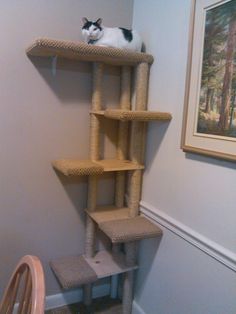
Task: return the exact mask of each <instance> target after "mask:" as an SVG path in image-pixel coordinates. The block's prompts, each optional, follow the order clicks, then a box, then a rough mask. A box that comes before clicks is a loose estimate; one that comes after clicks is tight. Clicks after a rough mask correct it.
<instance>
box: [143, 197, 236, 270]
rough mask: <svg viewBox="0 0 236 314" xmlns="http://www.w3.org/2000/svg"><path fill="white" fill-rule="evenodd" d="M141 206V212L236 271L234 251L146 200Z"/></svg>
mask: <svg viewBox="0 0 236 314" xmlns="http://www.w3.org/2000/svg"><path fill="white" fill-rule="evenodd" d="M140 207H141V208H140V210H141V212H142V213H143V214H144V215H145V216H147V217H148V218H150V219H152V220H154V221H155V222H157V223H158V224H160V225H162V226H163V227H165V228H167V229H168V230H170V231H172V232H173V233H174V234H176V235H178V236H179V237H181V238H182V239H184V240H185V241H187V242H189V243H190V244H192V245H194V246H195V247H197V248H198V249H200V250H201V251H203V252H205V253H206V254H208V255H209V256H211V257H213V258H214V259H215V260H217V261H219V262H220V263H222V264H223V265H225V266H226V267H228V268H230V269H232V270H233V271H236V254H235V253H234V252H232V251H230V250H228V249H226V248H225V247H223V246H221V245H219V244H217V243H216V242H214V241H212V240H210V239H209V238H207V237H205V236H203V235H202V234H200V233H198V232H196V231H195V230H193V229H191V228H190V227H188V226H186V225H184V224H182V223H181V222H180V221H178V220H175V219H174V218H172V217H170V216H169V215H167V214H165V213H164V212H163V211H161V210H159V209H157V208H156V207H154V206H152V205H150V204H148V203H146V202H144V201H141V203H140Z"/></svg>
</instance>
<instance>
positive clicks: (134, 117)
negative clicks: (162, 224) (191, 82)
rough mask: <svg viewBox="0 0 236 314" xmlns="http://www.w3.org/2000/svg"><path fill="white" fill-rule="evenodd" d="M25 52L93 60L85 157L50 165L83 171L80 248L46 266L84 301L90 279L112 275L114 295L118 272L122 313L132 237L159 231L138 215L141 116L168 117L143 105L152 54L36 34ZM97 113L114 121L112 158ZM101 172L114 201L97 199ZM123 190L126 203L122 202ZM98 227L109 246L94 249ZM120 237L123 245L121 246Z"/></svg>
mask: <svg viewBox="0 0 236 314" xmlns="http://www.w3.org/2000/svg"><path fill="white" fill-rule="evenodd" d="M26 52H27V54H28V55H29V56H43V57H54V56H58V57H63V58H68V59H75V60H80V61H89V62H92V63H93V94H92V106H91V111H90V156H89V159H88V160H77V159H74V160H71V159H70V160H66V159H61V160H56V161H54V162H53V167H54V168H55V169H56V170H57V171H59V172H61V173H63V174H64V175H65V176H81V175H86V176H88V201H87V209H86V213H87V215H86V216H87V217H86V240H85V254H84V255H81V256H76V257H63V258H61V259H58V260H54V261H52V262H51V267H52V269H53V271H54V273H55V275H56V276H57V278H58V280H59V281H60V283H61V285H62V287H63V288H65V289H70V288H76V287H78V286H80V285H84V302H85V304H86V305H87V306H89V305H90V304H91V301H92V283H94V282H95V281H96V280H98V279H100V278H104V277H108V276H112V281H111V290H112V296H113V297H114V296H116V290H117V286H118V285H117V276H115V275H118V274H121V273H123V281H122V282H123V296H122V313H123V314H129V313H131V311H132V299H133V295H132V291H133V281H134V270H135V269H137V267H138V266H137V263H136V262H137V261H136V256H137V242H138V241H140V240H142V239H145V238H150V237H157V236H160V235H161V233H162V232H161V230H160V229H159V228H158V227H157V226H156V225H155V224H153V223H151V222H150V221H149V220H148V219H146V218H145V217H143V216H140V215H139V201H140V195H141V186H142V173H143V169H144V165H143V164H144V153H145V137H146V122H148V121H153V120H162V121H168V120H170V119H171V115H170V114H169V113H163V112H149V111H147V92H148V77H149V67H150V65H151V64H152V62H153V57H152V56H151V55H148V54H144V53H136V52H131V51H125V50H121V49H115V48H107V47H98V46H93V45H87V44H84V43H75V42H68V41H60V40H53V39H37V40H36V41H35V42H34V43H33V44H32V45H31V46H30V47H29V48H28V49H27V51H26ZM105 64H112V65H116V66H119V67H120V68H121V71H120V76H121V88H120V90H121V94H120V105H119V108H117V109H109V108H106V109H104V108H103V104H102V93H103V83H102V81H103V74H104V65H105ZM133 68H136V69H135V70H136V83H135V102H134V105H133V106H132V104H131V78H132V76H131V71H132V69H133ZM101 117H103V118H107V119H115V120H118V121H119V128H118V136H117V138H118V140H117V146H116V158H115V159H109V160H107V159H101V151H100V150H101V145H100V144H101V143H100V141H101V123H102V120H103V119H101ZM104 172H112V173H114V176H115V183H116V184H115V199H114V204H112V205H111V206H103V207H102V206H99V205H98V204H97V187H98V184H99V178H100V177H101V176H102V174H103V173H104ZM127 172H128V174H129V175H127ZM126 185H128V189H127V190H128V192H127V191H126ZM127 193H128V197H127V199H128V201H127V203H128V205H125V199H126V194H127ZM97 228H99V229H100V230H102V232H103V233H104V234H105V235H106V236H107V237H108V238H109V239H110V241H111V249H110V250H107V251H106V250H105V251H97V250H96V245H95V242H96V234H97ZM122 243H124V246H123V247H122V249H121V247H120V244H122Z"/></svg>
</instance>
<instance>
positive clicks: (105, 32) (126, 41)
mask: <svg viewBox="0 0 236 314" xmlns="http://www.w3.org/2000/svg"><path fill="white" fill-rule="evenodd" d="M82 21H83V23H84V24H83V27H82V35H83V38H84V41H85V42H86V43H88V44H92V45H98V46H106V47H113V48H121V49H128V50H132V51H136V52H140V51H141V49H142V40H141V38H140V36H139V34H138V33H137V32H136V31H134V30H128V29H126V28H122V27H105V26H102V19H101V18H99V19H97V21H95V22H93V21H89V20H88V19H87V18H86V17H84V18H83V19H82Z"/></svg>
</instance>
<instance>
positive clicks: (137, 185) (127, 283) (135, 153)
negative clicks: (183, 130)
mask: <svg viewBox="0 0 236 314" xmlns="http://www.w3.org/2000/svg"><path fill="white" fill-rule="evenodd" d="M148 75H149V65H148V63H140V64H139V65H138V66H137V72H136V86H135V92H136V100H135V110H146V109H147V91H148ZM145 137H146V124H145V123H144V122H135V121H133V122H132V126H131V140H130V146H131V147H130V158H131V160H132V161H133V162H136V163H139V164H142V163H143V162H144V149H145ZM129 183H130V190H129V207H130V216H131V217H135V216H137V215H138V213H139V202H140V197H141V185H142V170H135V171H133V172H132V173H131V177H130V182H129ZM136 248H137V243H136V242H129V243H126V244H125V249H126V263H127V264H128V265H131V266H133V265H135V263H136V255H137V254H136ZM133 283H134V271H129V272H127V273H125V275H124V287H123V291H124V293H123V300H122V303H123V314H131V311H132V301H133Z"/></svg>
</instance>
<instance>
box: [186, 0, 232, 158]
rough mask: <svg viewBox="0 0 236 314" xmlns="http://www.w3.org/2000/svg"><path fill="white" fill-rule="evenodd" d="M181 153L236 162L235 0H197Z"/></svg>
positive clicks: (189, 58) (190, 41) (193, 22)
mask: <svg viewBox="0 0 236 314" xmlns="http://www.w3.org/2000/svg"><path fill="white" fill-rule="evenodd" d="M188 48H189V54H188V65H187V75H186V87H185V88H186V89H185V104H184V114H183V128H182V139H181V148H182V149H183V151H184V152H191V153H197V154H203V155H207V156H211V157H215V158H221V159H225V160H229V161H236V0H193V1H192V10H191V18H190V34H189V47H188Z"/></svg>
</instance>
